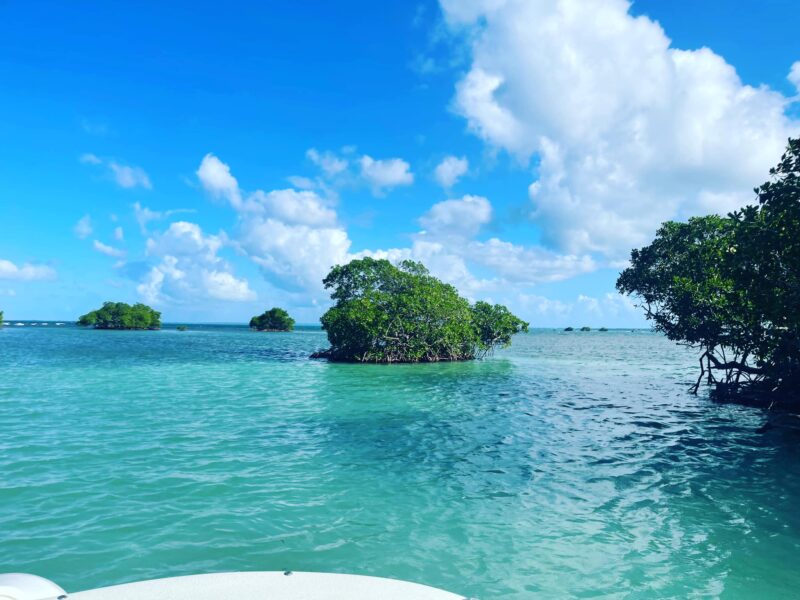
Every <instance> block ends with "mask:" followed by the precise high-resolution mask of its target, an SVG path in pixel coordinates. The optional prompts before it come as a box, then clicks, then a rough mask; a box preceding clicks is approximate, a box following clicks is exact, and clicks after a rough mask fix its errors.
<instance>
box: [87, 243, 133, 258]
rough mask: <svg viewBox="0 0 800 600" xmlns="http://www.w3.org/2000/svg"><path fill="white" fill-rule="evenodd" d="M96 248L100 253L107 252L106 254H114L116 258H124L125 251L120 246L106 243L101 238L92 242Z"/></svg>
mask: <svg viewBox="0 0 800 600" xmlns="http://www.w3.org/2000/svg"><path fill="white" fill-rule="evenodd" d="M92 245H93V247H94V249H95V250H97V251H98V252H99V253H100V254H105V255H106V256H113V257H114V258H122V257H123V256H125V251H124V250H121V249H119V248H114V247H113V246H109V245H107V244H104V243H103V242H101V241H99V240H95V241H94V243H93V244H92Z"/></svg>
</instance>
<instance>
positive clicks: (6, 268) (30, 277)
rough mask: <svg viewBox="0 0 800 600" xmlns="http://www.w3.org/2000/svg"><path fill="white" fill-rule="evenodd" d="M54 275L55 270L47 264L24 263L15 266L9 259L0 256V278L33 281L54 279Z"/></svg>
mask: <svg viewBox="0 0 800 600" xmlns="http://www.w3.org/2000/svg"><path fill="white" fill-rule="evenodd" d="M55 276H56V272H55V270H53V268H52V267H49V266H47V265H34V264H31V263H24V264H23V265H22V266H17V265H16V264H14V263H13V262H11V261H10V260H5V259H2V258H0V279H15V280H18V281H35V280H41V279H55Z"/></svg>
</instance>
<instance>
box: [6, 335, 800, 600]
mask: <svg viewBox="0 0 800 600" xmlns="http://www.w3.org/2000/svg"><path fill="white" fill-rule="evenodd" d="M324 345H325V339H324V336H323V334H322V333H321V332H319V331H312V330H307V331H299V332H295V333H291V334H257V333H251V332H249V331H247V330H245V329H244V328H234V327H216V328H214V327H209V328H204V329H202V330H197V329H195V330H190V331H187V332H177V331H174V330H164V331H160V332H110V331H84V330H77V329H74V328H71V327H63V328H55V327H52V326H50V327H48V328H42V327H30V326H28V327H11V328H8V327H7V328H5V330H4V331H1V332H0V572H2V571H26V572H32V573H37V574H39V575H43V576H45V577H48V578H50V579H53V580H54V581H56V582H58V583H60V584H61V585H62V586H63V587H65V588H66V589H67V590H70V591H77V590H80V589H85V588H90V587H96V586H101V585H108V584H114V583H121V582H126V581H132V580H138V579H145V578H153V577H164V576H170V575H180V574H189V573H197V572H206V571H225V570H254V569H261V570H276V569H292V570H297V571H299V570H311V571H335V572H355V573H362V574H370V575H379V576H386V577H397V578H402V579H408V580H412V581H417V582H422V583H427V584H430V585H434V586H439V587H442V588H446V589H449V590H452V591H455V592H458V593H461V594H464V595H467V596H474V597H478V598H482V599H483V600H488V599H492V598H504V599H506V598H508V599H522V598H536V597H542V598H564V597H608V598H670V597H672V598H688V597H703V598H705V597H716V596H720V597H723V598H796V597H798V593H799V592H798V590H800V572H798V569H797V566H798V559H800V511H798V503H799V501H800V432H798V430H797V429H793V428H790V427H786V426H785V421H786V420H787V419H783V420H780V419H777V420H775V419H773V420H774V421H775V423H774V426H772V427H769V428H763V426H764V425H765V423H767V421H768V419H767V416H766V415H765V413H764V412H762V411H760V410H757V409H752V408H745V407H737V406H730V405H719V404H714V403H711V402H710V401H708V399H706V398H704V397H703V396H700V397H693V396H690V395H688V394H687V393H686V388H687V386H688V384H689V383H691V382H692V381H693V379H694V377H695V374H696V371H695V368H696V362H695V358H694V355H693V354H692V353H691V352H688V351H687V350H685V349H683V348H679V347H676V346H674V345H673V344H672V343H670V342H668V341H666V340H664V339H662V338H661V337H659V336H657V335H655V334H652V333H648V332H634V333H631V332H614V331H611V332H606V333H603V332H591V333H578V332H575V333H564V332H545V331H536V332H533V333H532V334H529V335H524V336H518V337H517V338H516V339H515V342H514V347H513V348H512V349H510V350H508V351H503V352H501V353H499V354H497V355H496V356H495V357H493V358H491V359H488V360H484V361H477V362H471V363H460V364H438V365H410V366H389V367H387V366H378V365H341V364H328V363H325V362H320V361H310V360H308V359H307V358H306V357H307V355H308V354H309V353H310V352H311V351H313V350H316V349H318V348H321V347H323V346H324Z"/></svg>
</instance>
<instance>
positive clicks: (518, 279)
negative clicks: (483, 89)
mask: <svg viewBox="0 0 800 600" xmlns="http://www.w3.org/2000/svg"><path fill="white" fill-rule="evenodd" d="M221 165H222V167H224V171H225V172H226V173H230V169H229V167H228V165H225V164H224V163H221ZM231 179H232V180H233V181H235V179H234V178H233V176H231ZM229 191H230V193H233V194H235V195H236V196H237V197H239V198H243V199H242V200H241V201H240V202H239V203H238V204H237V209H238V213H239V229H238V231H237V232H236V235H235V241H233V242H231V244H232V245H234V246H235V247H236V248H237V249H239V250H240V251H241V252H243V253H244V254H246V255H247V256H248V257H249V258H250V259H251V260H252V261H253V262H255V263H256V264H257V265H259V266H260V267H261V269H262V271H263V272H264V274H265V276H266V277H267V278H268V279H270V280H272V279H277V280H279V281H280V282H282V284H284V285H287V286H288V287H289V288H290V289H302V290H304V292H305V293H307V294H309V295H310V296H311V298H312V300H317V299H320V300H321V299H323V298H324V296H325V292H324V290H323V289H322V284H321V281H322V279H323V278H324V277H325V276H326V275H327V274H328V272H329V270H330V268H331V267H332V266H333V265H335V264H344V263H346V262H349V261H350V260H352V259H354V258H359V257H363V256H374V257H379V258H388V259H389V260H392V261H398V260H402V259H406V258H409V259H414V260H419V261H422V262H423V263H424V264H425V265H426V266H428V268H429V269H430V270H431V272H432V273H433V274H434V275H436V276H437V277H441V278H442V279H444V280H445V281H447V282H449V283H453V284H454V285H456V286H457V287H458V288H459V289H460V290H462V292H464V293H466V294H468V295H470V296H471V297H475V296H478V295H480V294H484V293H487V292H489V291H491V290H495V291H502V290H507V289H508V287H509V285H512V284H513V285H523V286H524V285H535V284H537V283H541V282H547V281H557V280H560V279H565V278H567V277H571V276H574V275H577V274H580V273H586V272H589V271H592V270H594V269H595V268H596V264H595V262H594V261H593V260H592V259H591V257H589V256H588V255H572V254H567V255H562V254H559V253H556V252H552V251H549V250H546V249H544V248H539V247H528V246H521V245H516V244H511V243H509V242H505V241H502V240H499V239H497V238H492V239H489V240H487V241H481V240H478V239H474V238H475V236H476V235H477V234H478V233H479V231H480V228H481V227H482V226H483V225H485V224H486V223H488V222H489V221H490V220H491V215H492V207H491V204H490V202H489V200H488V199H486V198H484V197H481V196H470V195H466V196H464V197H462V198H460V199H451V200H446V201H444V202H439V203H437V204H434V205H433V206H432V207H431V208H430V209H429V210H428V211H427V212H426V213H425V214H424V215H422V216H421V217H420V219H419V222H420V225H421V227H423V228H424V231H420V232H418V233H417V234H415V235H413V236H412V238H411V244H410V245H409V246H408V247H405V248H388V249H372V250H363V251H360V252H356V253H352V252H351V251H350V248H351V245H352V243H351V240H350V238H349V236H348V233H347V231H346V230H345V229H344V228H343V227H341V225H339V223H338V218H337V215H336V211H335V209H334V208H333V207H332V206H331V205H330V204H329V203H328V202H327V201H326V200H325V199H323V198H320V197H319V196H318V195H317V194H316V193H315V192H313V191H308V190H305V191H298V190H273V191H271V192H265V191H262V190H257V191H255V192H253V193H250V194H249V195H246V196H245V195H243V194H242V192H241V190H239V188H238V185H237V186H236V187H235V188H233V187H232V188H230V190H229ZM173 227H175V228H177V226H176V225H175V224H173ZM186 227H187V226H182V227H181V228H182V229H186ZM184 234H186V235H185V236H182V237H186V239H185V240H184V241H183V242H182V244H183V245H182V246H181V247H183V248H184V250H180V251H178V250H176V249H175V247H174V245H175V241H174V240H173V241H170V245H169V246H168V247H164V244H165V240H166V239H167V236H162V239H161V241H160V242H156V241H153V242H151V243H150V244H149V246H148V248H149V249H150V250H149V251H151V252H152V251H155V250H154V249H155V247H156V246H155V244H156V243H159V244H161V250H160V253H162V254H168V255H170V256H180V255H182V254H197V253H199V252H201V249H200V246H201V245H203V244H211V246H212V247H211V254H212V255H213V254H215V253H216V248H215V247H213V246H214V245H213V243H212V242H208V241H207V238H206V237H205V236H202V235H201V234H200V232H199V230H195V231H194V233H193V234H192V235H188V231H185V232H184ZM175 267H176V268H180V265H178V264H176V265H175ZM478 272H479V273H482V275H480V276H476V275H475V273H478ZM166 277H167V276H165V277H163V278H162V276H161V275H160V274H158V273H153V274H152V275H151V279H152V281H153V282H154V283H151V284H150V286H151V287H154V286H157V284H158V282H160V281H161V280H162V279H165V278H166Z"/></svg>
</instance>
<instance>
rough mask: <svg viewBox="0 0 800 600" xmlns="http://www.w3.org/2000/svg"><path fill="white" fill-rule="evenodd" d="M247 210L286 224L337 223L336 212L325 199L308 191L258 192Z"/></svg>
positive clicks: (324, 224)
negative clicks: (266, 215)
mask: <svg viewBox="0 0 800 600" xmlns="http://www.w3.org/2000/svg"><path fill="white" fill-rule="evenodd" d="M247 208H248V209H249V210H257V211H260V212H262V213H264V214H269V215H272V216H273V217H275V218H277V219H278V220H280V221H282V222H285V223H291V224H300V225H311V226H331V225H334V224H335V223H336V211H334V210H333V209H332V208H330V207H329V206H327V203H326V201H325V200H324V199H323V198H321V197H320V196H319V195H317V194H316V193H315V192H312V191H308V190H303V191H298V190H293V189H285V190H273V191H271V192H264V191H262V190H257V191H256V192H254V193H253V194H251V195H250V196H249V197H248V199H247Z"/></svg>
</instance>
